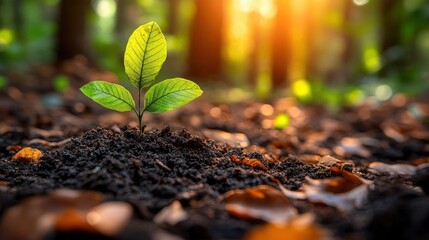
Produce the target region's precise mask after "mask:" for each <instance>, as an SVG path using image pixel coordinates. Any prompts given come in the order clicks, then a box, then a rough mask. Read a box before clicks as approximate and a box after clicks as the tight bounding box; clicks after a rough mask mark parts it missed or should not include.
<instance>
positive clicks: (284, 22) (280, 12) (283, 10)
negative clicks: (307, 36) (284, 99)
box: [271, 0, 292, 86]
mask: <svg viewBox="0 0 429 240" xmlns="http://www.w3.org/2000/svg"><path fill="white" fill-rule="evenodd" d="M275 4H276V6H277V13H276V16H275V17H274V22H273V28H272V36H271V37H272V43H271V79H272V83H273V86H281V85H284V84H286V83H287V81H288V75H289V72H288V70H289V65H290V61H291V59H290V54H291V35H290V27H291V26H290V21H289V17H290V16H291V8H292V6H291V1H284V0H276V1H275Z"/></svg>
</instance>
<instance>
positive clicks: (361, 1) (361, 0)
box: [353, 0, 369, 6]
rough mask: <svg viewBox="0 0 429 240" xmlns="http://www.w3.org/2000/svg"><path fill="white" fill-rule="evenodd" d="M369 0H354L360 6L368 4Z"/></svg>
mask: <svg viewBox="0 0 429 240" xmlns="http://www.w3.org/2000/svg"><path fill="white" fill-rule="evenodd" d="M368 2H369V0H353V3H354V4H356V5H358V6H363V5H365V4H367V3H368Z"/></svg>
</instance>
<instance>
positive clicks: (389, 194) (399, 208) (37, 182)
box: [0, 99, 429, 239]
mask: <svg viewBox="0 0 429 240" xmlns="http://www.w3.org/2000/svg"><path fill="white" fill-rule="evenodd" d="M8 101H9V102H11V101H10V99H9V100H8ZM3 104H5V103H3ZM15 104H16V103H15ZM74 104H75V103H73V102H70V103H67V102H66V103H64V104H63V105H62V107H61V108H60V109H53V110H45V109H44V110H43V112H41V113H40V112H38V114H35V115H31V114H28V115H26V114H25V112H22V111H18V112H14V111H12V110H7V109H9V107H10V106H6V105H7V104H5V106H6V107H4V108H0V112H3V113H4V115H3V116H5V117H6V118H5V119H7V122H6V123H5V124H3V125H0V127H1V128H0V130H1V134H2V135H1V137H0V183H1V187H0V210H1V213H4V212H5V211H6V210H7V209H8V208H9V207H11V206H13V205H15V204H17V203H19V202H20V201H22V200H23V199H25V198H28V197H30V196H34V195H40V194H45V193H49V192H52V191H53V190H55V189H59V188H71V189H86V190H95V191H99V192H102V193H103V194H104V195H105V200H120V201H126V202H129V203H131V204H132V205H133V206H134V208H135V209H134V211H135V216H134V220H133V221H131V222H130V223H129V224H128V225H127V226H126V227H125V229H123V231H122V233H121V234H120V236H119V237H118V238H119V239H152V238H154V232H156V231H155V230H154V229H160V228H162V227H161V226H157V225H156V224H155V223H153V217H154V216H155V215H156V214H157V213H158V212H159V211H160V210H161V209H163V208H164V207H166V206H168V205H169V204H170V203H172V202H173V201H175V200H178V201H180V203H181V204H182V206H183V207H184V209H185V210H186V212H187V213H188V214H189V218H188V219H187V220H186V221H184V222H180V223H178V224H176V225H175V226H169V227H167V228H165V227H163V228H164V230H166V231H168V232H170V233H171V234H173V235H178V236H181V237H182V238H184V239H241V238H242V237H243V235H244V234H245V233H247V232H248V231H249V230H250V229H252V228H253V227H255V226H257V225H259V224H261V223H262V222H258V221H246V220H242V219H238V218H235V217H232V216H230V215H229V214H228V213H227V212H226V211H225V209H224V203H223V202H222V196H223V194H224V193H225V192H227V191H229V190H233V189H245V188H249V187H252V186H258V185H271V186H273V187H275V188H277V187H278V183H280V184H282V185H283V186H285V187H286V188H288V189H290V190H297V189H298V188H299V187H300V186H301V184H302V183H303V180H304V178H305V177H306V176H308V177H311V178H315V179H325V178H329V177H332V176H334V175H336V174H335V173H332V172H331V171H330V170H329V169H328V168H326V167H323V166H321V165H319V164H312V163H308V161H306V159H307V158H309V156H316V155H317V156H323V155H327V154H330V155H333V156H336V157H337V158H339V159H345V160H347V159H348V160H349V163H351V164H352V165H351V166H352V167H351V168H349V169H348V170H349V171H353V172H354V173H356V174H357V175H359V176H361V177H363V178H366V179H370V180H373V181H374V187H373V188H372V190H371V191H370V193H369V196H368V199H367V201H366V204H364V205H363V206H362V207H360V208H357V209H354V210H353V211H351V212H348V213H343V212H340V211H339V210H337V209H336V208H334V207H328V206H326V205H321V204H311V203H309V202H307V201H302V200H296V201H294V203H293V204H294V206H295V207H296V208H297V209H298V211H299V212H300V213H305V212H311V213H314V214H315V215H316V221H317V222H318V223H319V224H321V225H322V226H323V227H324V228H327V229H328V230H330V231H331V232H332V234H333V236H334V237H337V238H339V239H429V197H428V195H427V194H428V191H427V190H428V178H429V170H428V167H426V168H424V167H422V168H420V169H419V170H418V171H417V172H416V173H415V174H414V175H413V176H410V175H398V174H393V173H377V172H374V171H370V170H368V168H367V164H368V163H370V162H374V161H382V162H387V163H390V164H392V163H410V164H413V165H418V164H423V163H427V162H429V160H428V158H429V147H428V146H429V138H427V136H428V135H424V134H427V133H428V130H429V126H428V125H427V124H425V123H422V122H409V119H408V120H403V118H400V117H397V116H398V115H404V114H407V113H408V107H409V106H410V104H412V103H407V104H406V105H401V106H396V105H395V104H394V102H393V103H388V104H386V105H381V106H378V107H376V108H371V107H368V106H364V105H363V106H360V107H357V108H354V109H345V110H343V111H342V112H341V113H340V114H338V116H334V115H332V114H329V113H328V112H326V111H324V110H323V109H321V108H319V107H314V108H312V107H308V108H301V109H299V111H300V114H301V115H302V116H299V115H296V121H293V124H292V126H290V127H288V128H287V129H284V130H283V131H278V130H274V129H272V128H271V129H270V128H265V127H264V126H262V125H261V123H262V122H263V121H264V120H266V119H272V116H271V117H269V116H266V115H264V114H261V113H259V109H260V106H261V104H259V103H240V104H233V105H213V104H208V103H195V104H194V105H191V106H190V107H187V108H183V109H181V110H179V111H175V112H174V113H171V114H170V115H168V114H166V115H164V116H159V115H150V116H149V117H148V119H146V121H147V122H149V123H153V124H152V125H151V128H150V129H148V130H146V132H145V134H143V135H140V134H139V133H138V131H137V129H136V128H131V127H129V126H124V125H123V124H120V123H119V122H120V121H122V122H123V119H120V120H118V121H119V122H115V118H114V117H115V116H117V115H109V114H111V113H109V112H107V113H104V115H101V116H104V118H103V120H104V121H106V119H110V120H111V122H109V123H106V124H105V127H106V128H94V126H96V125H99V124H101V125H103V124H102V123H100V122H101V120H100V119H101V118H102V117H100V118H99V119H96V120H94V119H93V116H94V114H96V113H94V112H91V110H92V109H91V108H86V109H84V110H79V111H77V112H74V111H72V110H70V109H74V107H73V106H74ZM12 105H13V104H12ZM272 105H273V106H274V107H275V109H276V108H277V107H276V103H273V104H272ZM18 106H19V104H18ZM67 106H71V107H67ZM213 108H216V112H218V111H217V110H219V109H220V115H219V114H211V112H210V110H211V109H213ZM243 109H253V110H254V113H253V114H250V115H249V114H247V115H246V114H244V113H243V112H245V111H242V110H243ZM297 111H298V110H297ZM97 114H98V113H97ZM23 115H24V116H26V117H22V116H23ZM17 116H18V117H17ZM35 116H39V117H35ZM40 116H44V117H42V118H41V117H40ZM60 116H62V117H60ZM125 116H127V115H125ZM273 116H274V115H273ZM362 116H364V117H362ZM130 117H132V116H130ZM75 118H79V119H81V120H80V121H81V122H85V123H82V124H80V125H79V123H76V122H75V123H76V124H77V125H79V126H80V127H67V123H68V121H70V119H75ZM23 119H27V120H25V121H24V120H23ZM37 119H38V120H37ZM64 119H66V120H64ZM67 119H68V120H67ZM195 119H197V120H198V121H192V120H195ZM300 119H301V120H302V121H299V120H300ZM42 120H43V121H42ZM84 120H85V121H84ZM22 121H23V122H22ZM129 121H130V119H127V122H129ZM407 121H408V122H407ZM71 122H73V121H71ZM42 123H43V124H44V125H43V124H42ZM115 124H118V125H119V126H121V127H118V126H117V125H115ZM165 124H169V125H170V126H171V129H172V130H171V129H170V127H162V125H165ZM109 126H110V127H109ZM112 126H113V127H112ZM183 126H186V128H187V129H189V130H180V129H181V128H182V127H183ZM399 127H400V128H399ZM34 128H40V129H46V130H49V131H52V130H61V134H58V135H52V134H51V135H49V136H48V135H46V134H44V133H43V132H42V133H41V132H40V131H35V130H34ZM389 128H392V129H395V130H396V131H397V132H398V133H399V135H395V134H392V133H391V132H392V131H390V132H389V131H388V130H386V129H389ZM87 130H88V131H87ZM203 130H210V131H211V130H223V131H227V132H232V133H234V132H240V133H244V134H245V135H246V136H247V137H248V138H249V143H250V146H249V147H245V148H242V147H238V146H230V145H227V144H225V143H223V142H219V141H217V142H215V141H213V140H210V139H208V138H207V137H203V136H204V134H202V131H203ZM83 132H85V133H84V134H83V135H81V133H83ZM401 136H402V137H405V138H406V141H401ZM69 137H72V138H71V140H70V141H69V142H68V143H65V144H63V145H61V146H55V147H52V146H47V145H46V144H42V143H40V142H39V143H37V142H33V143H32V142H31V140H32V139H35V138H37V139H44V140H46V141H50V142H58V141H60V140H63V139H67V138H69ZM348 137H353V138H357V139H359V140H360V142H361V143H362V146H363V148H365V149H366V150H365V151H364V150H362V149H361V148H357V149H352V150H350V149H349V148H346V147H343V148H342V149H343V150H342V151H340V150H338V149H339V148H340V147H341V146H342V145H341V144H340V143H341V142H342V140H343V139H345V138H348ZM14 145H21V146H31V147H36V148H39V149H41V150H42V151H43V153H44V155H43V157H42V158H41V159H40V162H39V163H38V164H31V163H30V164H28V163H21V162H15V161H11V160H10V159H11V158H12V156H13V155H14V153H15V151H13V150H10V146H14ZM335 149H336V150H335ZM266 154H268V155H269V156H271V157H275V158H276V159H278V160H277V161H275V162H269V161H267V158H266V156H265V155H266ZM232 155H235V156H237V158H238V159H242V158H244V157H248V158H256V159H258V160H260V161H261V162H262V163H263V164H264V166H265V167H266V168H267V169H268V170H266V171H265V170H261V169H257V168H253V167H251V166H247V165H243V164H239V163H235V162H233V161H231V156H232ZM418 186H420V187H421V189H423V190H424V191H426V194H425V193H424V192H423V191H421V190H420V189H419V188H416V187H418ZM74 234H77V235H73V234H71V233H67V234H65V233H61V232H52V233H50V234H49V235H48V236H47V239H95V238H94V236H92V235H90V234H83V233H74ZM82 234H83V235H82Z"/></svg>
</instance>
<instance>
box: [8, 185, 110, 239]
mask: <svg viewBox="0 0 429 240" xmlns="http://www.w3.org/2000/svg"><path fill="white" fill-rule="evenodd" d="M102 200H103V195H102V194H101V193H98V192H94V191H76V190H69V189H60V190H56V191H54V192H52V193H49V194H47V195H43V196H34V197H29V198H26V199H25V200H23V201H22V202H20V203H19V204H17V205H15V206H13V207H11V208H8V209H7V210H6V212H5V213H4V214H3V217H2V219H1V222H0V239H9V240H15V239H16V240H18V239H26V240H27V239H28V240H33V239H34V240H39V239H42V238H43V236H44V235H45V234H46V233H47V232H48V231H51V230H52V229H54V225H55V221H56V218H57V216H59V215H61V214H64V213H65V212H66V213H65V214H67V215H68V216H72V217H73V219H74V220H75V219H76V217H77V216H76V214H75V213H76V212H75V211H87V210H89V209H90V208H92V207H94V206H96V205H97V204H99V203H100V202H101V201H102ZM70 209H73V210H72V211H73V213H67V211H69V210H70Z"/></svg>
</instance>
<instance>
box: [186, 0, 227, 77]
mask: <svg viewBox="0 0 429 240" xmlns="http://www.w3.org/2000/svg"><path fill="white" fill-rule="evenodd" d="M225 2H226V0H195V9H196V11H195V16H194V19H193V21H192V25H191V30H190V43H189V52H188V69H187V75H188V76H190V77H199V78H212V77H213V78H219V77H221V69H222V52H221V50H222V39H223V21H224V13H225V5H226V4H225Z"/></svg>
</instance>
